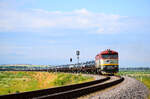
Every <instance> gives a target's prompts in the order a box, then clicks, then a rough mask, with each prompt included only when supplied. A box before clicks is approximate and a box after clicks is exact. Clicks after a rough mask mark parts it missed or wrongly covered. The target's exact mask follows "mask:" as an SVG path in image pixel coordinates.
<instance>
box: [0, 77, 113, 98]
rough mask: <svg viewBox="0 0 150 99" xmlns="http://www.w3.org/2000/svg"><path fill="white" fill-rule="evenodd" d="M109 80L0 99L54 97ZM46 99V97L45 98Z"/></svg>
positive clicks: (10, 95)
mask: <svg viewBox="0 0 150 99" xmlns="http://www.w3.org/2000/svg"><path fill="white" fill-rule="evenodd" d="M109 79H110V77H105V78H103V79H99V80H95V81H90V82H85V83H80V84H72V85H67V86H61V87H54V88H48V89H43V90H36V91H29V92H23V93H17V94H9V95H1V96H0V99H32V98H42V97H45V96H49V95H54V94H57V93H63V92H67V91H71V90H75V89H80V88H84V87H87V86H92V85H95V84H99V83H102V82H105V81H107V80H109ZM54 97H55V96H54ZM57 97H58V96H57ZM46 98H48V97H46ZM49 98H50V97H49Z"/></svg>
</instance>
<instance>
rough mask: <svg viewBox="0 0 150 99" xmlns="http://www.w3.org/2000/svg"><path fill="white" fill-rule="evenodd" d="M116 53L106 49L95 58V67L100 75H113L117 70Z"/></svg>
mask: <svg viewBox="0 0 150 99" xmlns="http://www.w3.org/2000/svg"><path fill="white" fill-rule="evenodd" d="M118 66H119V65H118V52H116V51H113V50H110V49H107V50H105V51H102V52H101V53H99V54H97V55H96V56H95V67H96V68H97V70H98V72H101V74H115V73H117V72H118V71H119V69H118Z"/></svg>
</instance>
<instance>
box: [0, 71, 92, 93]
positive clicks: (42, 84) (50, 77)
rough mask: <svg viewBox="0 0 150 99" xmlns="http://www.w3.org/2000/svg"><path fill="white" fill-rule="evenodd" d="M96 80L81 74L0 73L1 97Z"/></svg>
mask: <svg viewBox="0 0 150 99" xmlns="http://www.w3.org/2000/svg"><path fill="white" fill-rule="evenodd" d="M91 80H94V78H92V77H88V76H83V75H81V74H78V75H74V74H67V73H48V72H23V71H5V72H0V95H3V94H10V93H20V92H25V91H32V90H38V89H45V88H51V87H56V86H63V85H68V84H74V83H82V82H86V81H91Z"/></svg>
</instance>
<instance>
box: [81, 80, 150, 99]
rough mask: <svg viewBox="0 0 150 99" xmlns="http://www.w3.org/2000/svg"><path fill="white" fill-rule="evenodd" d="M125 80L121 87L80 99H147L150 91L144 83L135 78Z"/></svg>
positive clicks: (117, 86)
mask: <svg viewBox="0 0 150 99" xmlns="http://www.w3.org/2000/svg"><path fill="white" fill-rule="evenodd" d="M124 78H125V80H124V81H123V82H122V83H121V84H119V85H116V86H114V87H112V88H109V89H105V90H103V91H99V92H95V93H92V94H90V95H87V96H84V97H80V98H79V99H147V97H148V95H149V94H150V91H149V90H148V88H147V87H146V86H145V85H144V84H143V83H141V82H140V81H137V80H136V79H134V78H130V77H124Z"/></svg>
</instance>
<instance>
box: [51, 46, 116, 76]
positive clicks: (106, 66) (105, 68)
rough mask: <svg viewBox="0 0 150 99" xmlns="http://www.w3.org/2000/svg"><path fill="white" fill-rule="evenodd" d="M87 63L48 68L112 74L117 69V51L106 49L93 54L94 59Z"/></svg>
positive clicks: (62, 70)
mask: <svg viewBox="0 0 150 99" xmlns="http://www.w3.org/2000/svg"><path fill="white" fill-rule="evenodd" d="M88 63H89V64H71V65H69V66H68V65H67V66H63V67H61V66H60V67H56V68H53V69H50V71H54V72H73V73H80V72H82V73H92V74H110V75H114V74H115V73H117V72H118V71H119V68H118V66H119V65H118V52H116V51H113V50H110V49H107V50H105V51H102V52H101V53H99V54H97V55H96V56H95V61H94V63H93V62H88Z"/></svg>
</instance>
